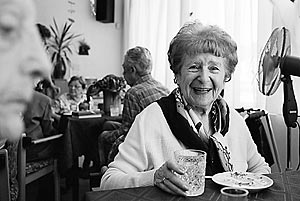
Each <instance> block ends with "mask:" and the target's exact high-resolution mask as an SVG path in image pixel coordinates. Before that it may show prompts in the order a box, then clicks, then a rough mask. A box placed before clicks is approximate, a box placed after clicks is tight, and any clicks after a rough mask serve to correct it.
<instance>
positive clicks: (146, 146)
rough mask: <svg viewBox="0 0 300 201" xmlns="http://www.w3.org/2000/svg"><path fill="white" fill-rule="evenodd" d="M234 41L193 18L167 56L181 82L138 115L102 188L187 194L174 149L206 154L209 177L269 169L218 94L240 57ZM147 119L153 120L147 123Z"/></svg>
mask: <svg viewBox="0 0 300 201" xmlns="http://www.w3.org/2000/svg"><path fill="white" fill-rule="evenodd" d="M236 51H237V47H236V43H235V42H234V41H233V40H232V39H231V37H230V36H229V35H228V34H227V33H226V32H224V31H223V30H221V29H220V28H218V27H216V26H203V25H202V24H200V23H197V22H193V23H189V24H186V25H185V26H183V27H182V28H181V29H180V31H179V32H178V33H177V35H176V36H175V37H174V39H173V40H172V41H171V44H170V47H169V51H168V59H169V63H170V68H171V70H172V71H173V72H174V75H175V79H174V81H175V83H176V84H177V85H178V88H176V89H175V90H174V91H173V92H172V93H171V94H170V95H169V96H168V97H165V98H162V99H160V100H159V101H157V102H155V103H153V104H151V105H150V106H148V107H147V108H146V109H145V110H144V111H143V112H142V113H140V115H138V116H137V117H136V119H135V121H134V123H133V125H132V127H131V128H130V130H129V133H128V135H127V137H126V139H125V142H124V143H123V144H121V145H120V147H119V154H118V155H117V156H116V158H115V160H114V161H113V162H112V163H110V164H109V169H108V170H107V171H106V172H105V174H104V175H103V177H102V180H101V185H100V187H101V189H114V188H127V187H138V186H149V185H156V186H157V187H159V188H161V189H162V190H164V191H167V192H169V193H172V194H178V195H183V196H185V195H186V191H187V190H188V189H187V187H186V186H185V184H184V183H183V182H182V181H181V180H180V179H179V178H178V177H177V176H176V175H175V174H174V172H177V173H178V174H183V172H182V171H181V170H180V169H179V168H178V166H177V165H176V163H175V162H174V161H175V160H174V151H176V150H179V149H186V148H193V149H201V150H204V151H205V152H206V153H207V165H206V175H213V174H216V173H219V172H224V171H242V172H246V171H247V172H256V173H270V167H269V166H268V164H267V163H266V162H265V160H264V158H263V157H262V156H261V155H260V154H259V153H258V151H257V148H256V145H255V144H254V142H253V140H252V138H251V135H250V132H249V130H248V128H247V126H246V124H245V122H244V120H243V118H242V117H241V116H240V115H239V114H238V113H237V112H236V111H235V110H234V109H232V108H230V107H229V106H228V105H227V104H226V102H225V101H224V100H223V99H221V98H220V93H221V91H222V90H223V89H224V85H225V83H226V82H227V81H229V80H230V79H231V76H232V73H233V72H234V70H235V66H236V64H237V62H238V59H237V52H236ZM149 122H150V123H149Z"/></svg>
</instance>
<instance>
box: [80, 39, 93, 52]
mask: <svg viewBox="0 0 300 201" xmlns="http://www.w3.org/2000/svg"><path fill="white" fill-rule="evenodd" d="M89 49H91V48H90V46H89V45H88V44H87V43H86V42H85V41H84V40H80V41H79V50H78V54H79V55H89Z"/></svg>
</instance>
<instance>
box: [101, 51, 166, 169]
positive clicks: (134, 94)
mask: <svg viewBox="0 0 300 201" xmlns="http://www.w3.org/2000/svg"><path fill="white" fill-rule="evenodd" d="M152 63H153V61H152V56H151V53H150V51H149V50H148V49H147V48H145V47H141V46H136V47H133V48H131V49H129V50H127V52H126V54H125V56H124V62H123V64H122V67H123V75H124V78H125V80H126V82H127V84H128V85H129V86H130V88H129V89H128V90H127V92H126V94H125V97H124V108H123V112H122V123H121V124H120V123H119V122H115V123H114V122H112V121H107V122H105V123H104V125H103V132H102V133H101V134H100V135H99V137H98V149H99V157H100V163H101V164H100V165H101V166H103V165H107V164H108V163H110V162H111V161H112V160H113V159H114V157H115V155H116V154H117V153H118V145H119V144H120V143H122V142H123V141H124V138H125V136H126V134H127V132H128V130H129V128H130V126H131V124H132V123H133V121H134V119H135V117H136V115H137V114H139V113H140V112H141V111H142V110H143V109H144V108H146V107H147V106H148V105H150V104H151V103H153V102H154V101H156V100H158V99H160V98H161V97H164V96H167V95H168V94H169V93H170V92H169V90H168V89H167V88H166V87H165V86H163V85H162V84H161V83H160V82H158V81H157V80H155V79H153V77H152V76H151V71H152ZM112 145H114V146H112Z"/></svg>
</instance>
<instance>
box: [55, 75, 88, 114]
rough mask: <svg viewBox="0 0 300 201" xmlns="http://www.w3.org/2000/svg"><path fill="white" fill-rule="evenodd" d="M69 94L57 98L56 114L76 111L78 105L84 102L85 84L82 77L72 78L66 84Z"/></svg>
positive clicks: (85, 98) (85, 99)
mask: <svg viewBox="0 0 300 201" xmlns="http://www.w3.org/2000/svg"><path fill="white" fill-rule="evenodd" d="M68 87H69V92H67V93H64V94H62V95H60V96H59V97H58V108H57V110H56V112H57V113H59V114H63V113H68V112H72V111H78V110H79V105H80V103H83V102H86V101H87V97H86V94H85V89H86V83H85V81H84V79H83V78H82V77H79V76H73V77H71V79H70V81H69V82H68Z"/></svg>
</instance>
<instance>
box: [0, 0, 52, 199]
mask: <svg viewBox="0 0 300 201" xmlns="http://www.w3.org/2000/svg"><path fill="white" fill-rule="evenodd" d="M0 71H1V72H0V108H1V109H0V148H1V147H3V146H6V148H7V149H8V154H9V166H10V167H9V169H10V185H11V188H10V192H11V200H17V196H18V183H17V180H16V176H17V168H16V165H17V164H16V158H17V152H16V149H17V142H18V141H17V139H18V138H20V136H21V133H22V132H23V129H24V125H23V121H22V119H21V115H20V114H21V113H22V112H23V111H24V110H25V109H26V106H27V104H28V103H29V102H30V100H31V97H32V93H33V86H32V83H33V82H34V80H36V79H37V78H39V77H44V78H48V79H49V77H50V71H51V65H50V62H49V60H48V58H47V56H46V53H45V51H44V48H43V46H42V41H41V38H40V36H39V33H38V30H37V28H36V26H35V10H34V6H33V2H32V1H31V0H0ZM5 141H7V143H6V144H5V145H4V142H5Z"/></svg>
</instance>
